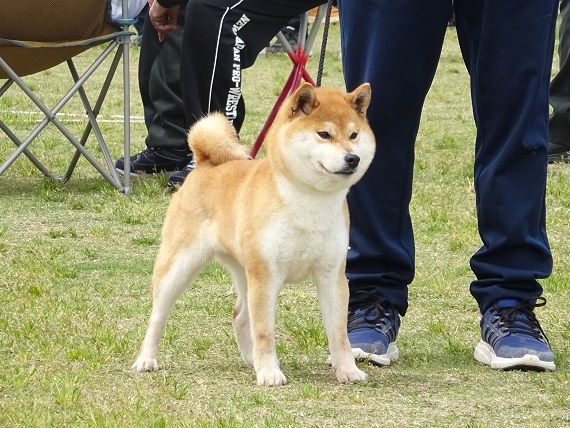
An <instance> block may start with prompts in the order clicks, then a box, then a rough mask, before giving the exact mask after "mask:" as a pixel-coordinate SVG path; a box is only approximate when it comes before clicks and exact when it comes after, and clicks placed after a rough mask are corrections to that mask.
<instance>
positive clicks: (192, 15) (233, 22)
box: [182, 0, 325, 131]
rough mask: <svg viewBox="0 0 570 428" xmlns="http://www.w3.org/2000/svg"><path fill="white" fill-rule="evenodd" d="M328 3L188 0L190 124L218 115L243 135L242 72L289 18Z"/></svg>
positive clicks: (186, 48) (186, 35)
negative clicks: (210, 113)
mask: <svg viewBox="0 0 570 428" xmlns="http://www.w3.org/2000/svg"><path fill="white" fill-rule="evenodd" d="M324 1H325V0H299V1H296V2H293V1H289V2H281V1H273V0H243V1H238V0H228V1H221V0H218V1H207V0H190V2H189V3H188V8H187V14H186V31H185V32H184V47H183V51H184V55H183V57H182V75H183V81H182V86H183V94H184V102H185V111H186V120H187V125H192V124H193V123H194V122H195V121H196V120H198V119H200V117H202V116H204V115H205V114H207V113H208V112H210V111H220V112H222V113H224V114H225V115H226V117H227V118H228V119H229V120H230V121H231V122H232V124H233V125H234V127H235V128H236V129H237V130H238V131H239V130H240V128H241V126H242V124H243V120H244V115H245V102H244V99H243V97H242V92H241V80H242V76H241V70H243V69H246V68H248V67H250V66H251V65H253V63H254V62H255V59H256V58H257V55H258V54H259V52H261V50H262V49H263V48H264V47H265V46H267V45H268V43H269V42H270V41H271V39H272V38H273V37H274V36H275V34H277V32H278V31H279V30H280V29H281V28H282V27H283V26H284V25H285V24H286V23H287V22H288V21H289V20H290V19H291V18H293V17H295V16H298V15H300V14H301V13H304V12H306V11H307V10H309V9H310V8H312V7H315V6H317V5H318V4H320V3H324ZM283 3H285V5H284V4H283ZM268 113H269V112H268Z"/></svg>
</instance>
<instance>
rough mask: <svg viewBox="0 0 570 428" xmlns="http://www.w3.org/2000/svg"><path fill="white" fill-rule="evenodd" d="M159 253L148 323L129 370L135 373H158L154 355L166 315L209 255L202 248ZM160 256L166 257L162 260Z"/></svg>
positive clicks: (207, 249) (209, 252)
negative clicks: (138, 351) (139, 349)
mask: <svg viewBox="0 0 570 428" xmlns="http://www.w3.org/2000/svg"><path fill="white" fill-rule="evenodd" d="M162 250H163V249H162V248H161V252H159V256H158V257H157V261H156V264H155V268H154V274H153V284H154V289H153V301H152V313H151V315H150V321H149V324H148V328H147V331H146V335H145V337H144V340H143V343H142V346H141V351H140V353H139V356H138V358H137V359H136V361H135V362H134V364H133V370H136V371H138V372H142V371H155V370H158V363H157V361H156V354H157V352H158V344H159V342H160V338H161V337H162V333H163V332H164V327H165V325H166V319H167V317H168V314H169V313H170V310H171V309H172V307H173V306H174V303H175V302H176V300H177V299H178V297H180V295H181V294H182V293H183V292H184V291H185V290H186V289H187V288H188V286H189V285H190V283H191V281H192V279H193V278H194V275H195V274H196V273H197V272H198V270H199V269H200V268H201V267H202V266H203V265H204V264H205V263H206V262H207V261H208V260H209V259H210V258H211V256H212V251H211V250H210V249H209V248H206V247H204V246H200V247H186V248H181V249H180V250H178V251H175V252H174V254H169V251H166V250H165V251H162ZM162 254H168V255H167V256H165V257H162Z"/></svg>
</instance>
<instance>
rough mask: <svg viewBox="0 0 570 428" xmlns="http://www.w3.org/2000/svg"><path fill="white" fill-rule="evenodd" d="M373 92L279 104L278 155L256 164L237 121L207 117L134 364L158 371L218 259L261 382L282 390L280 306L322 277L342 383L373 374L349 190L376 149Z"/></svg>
mask: <svg viewBox="0 0 570 428" xmlns="http://www.w3.org/2000/svg"><path fill="white" fill-rule="evenodd" d="M370 96H371V91H370V85H368V84H363V85H361V86H359V87H358V88H356V89H355V90H354V91H353V92H351V93H348V94H347V93H343V92H340V91H337V90H334V89H327V88H314V87H313V86H311V85H309V84H305V85H303V86H301V87H300V88H299V89H298V90H297V91H296V92H295V93H294V94H293V95H291V96H290V98H289V99H288V100H287V101H286V102H285V104H284V105H283V106H282V108H281V109H280V111H279V113H278V115H277V118H276V120H275V122H274V124H273V126H272V127H271V129H270V131H269V133H268V135H267V139H266V145H267V156H266V157H264V158H263V159H259V160H251V159H250V158H249V155H248V152H247V149H246V147H245V146H243V145H241V144H240V143H239V137H238V135H237V134H236V132H235V130H234V128H233V127H232V125H231V124H230V123H229V122H228V121H227V120H226V118H225V117H224V116H223V115H222V114H220V113H218V114H211V115H209V116H207V117H205V118H204V119H201V120H200V121H198V122H197V123H196V124H195V125H194V126H193V127H192V128H191V129H190V132H189V134H188V143H189V145H190V148H191V149H192V152H193V153H194V157H195V160H196V164H197V166H196V169H195V170H194V171H193V172H192V173H191V174H190V175H189V176H188V178H187V179H186V181H185V183H184V184H183V185H182V187H181V188H180V189H179V190H178V192H177V193H176V194H174V196H173V197H172V201H171V203H170V206H169V208H168V211H167V213H166V218H165V222H164V226H163V229H162V242H161V246H160V250H159V253H158V256H157V259H156V263H155V266H154V273H153V279H152V280H153V306H152V314H151V316H150V321H149V326H148V329H147V332H146V335H145V338H144V341H143V344H142V347H141V350H140V354H139V356H138V358H137V360H136V361H135V363H134V364H133V369H134V370H136V371H139V372H140V371H154V370H157V369H158V363H157V360H156V356H157V351H158V345H159V341H160V338H161V336H162V333H163V331H164V327H165V324H166V318H167V316H168V314H169V312H170V310H171V308H172V306H173V305H174V303H175V301H176V299H177V298H178V297H179V296H180V295H181V294H182V292H183V291H184V290H185V289H186V288H187V287H188V286H189V285H190V283H191V281H192V279H193V277H194V275H195V274H196V273H197V271H198V270H199V269H200V268H201V267H202V266H203V265H204V264H205V263H206V262H207V261H209V260H210V259H212V258H213V257H216V258H217V259H218V260H220V261H221V262H222V263H223V264H224V265H225V266H226V267H227V268H228V269H229V272H230V273H231V277H232V282H233V285H234V287H235V290H236V292H237V303H236V305H235V309H234V313H233V325H234V331H235V336H236V339H237V344H238V347H239V351H240V353H241V356H242V358H243V360H244V361H245V362H246V363H247V364H249V365H250V366H252V367H253V368H254V369H255V372H256V375H257V383H258V384H259V385H268V386H274V385H283V384H285V383H286V382H287V381H286V378H285V376H284V375H283V373H282V372H281V369H280V368H279V361H278V360H277V355H276V353H275V310H276V301H277V296H278V294H279V290H280V289H281V287H282V285H283V284H284V283H286V282H298V281H300V280H302V279H304V278H305V277H307V276H309V275H310V276H311V277H312V278H313V280H314V282H315V284H316V286H317V289H318V292H317V294H318V299H319V305H320V309H321V313H322V318H323V322H324V326H325V330H326V334H327V338H328V344H329V352H330V363H331V366H332V368H333V370H334V372H335V374H336V377H337V379H338V381H339V382H349V381H359V380H364V379H366V374H365V373H364V372H362V371H361V370H360V369H359V368H358V367H357V366H356V364H355V361H354V357H353V355H352V352H351V349H350V344H349V341H348V338H347V330H346V322H347V311H348V285H347V280H346V277H345V258H346V253H347V248H348V227H349V216H348V208H347V203H346V195H347V193H348V190H349V188H350V186H352V185H353V184H354V183H356V182H357V181H358V180H359V179H360V178H361V177H362V176H363V175H364V173H365V172H366V169H367V168H368V166H369V165H370V163H371V161H372V158H373V156H374V152H375V140H374V135H373V133H372V131H371V129H370V127H369V125H368V122H367V120H366V110H367V108H368V105H369V103H370Z"/></svg>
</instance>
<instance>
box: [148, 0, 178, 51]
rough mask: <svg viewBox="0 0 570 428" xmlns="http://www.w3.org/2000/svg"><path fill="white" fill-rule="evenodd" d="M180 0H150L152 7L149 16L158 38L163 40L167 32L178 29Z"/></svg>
mask: <svg viewBox="0 0 570 428" xmlns="http://www.w3.org/2000/svg"><path fill="white" fill-rule="evenodd" d="M178 3H179V0H156V1H155V0H148V4H149V5H150V9H149V11H148V17H149V19H150V22H151V24H152V26H153V27H154V29H155V30H156V32H157V33H158V40H159V41H161V42H162V41H163V40H164V37H165V35H166V33H169V32H171V31H174V29H176V18H177V17H178Z"/></svg>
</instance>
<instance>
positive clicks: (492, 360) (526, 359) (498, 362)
mask: <svg viewBox="0 0 570 428" xmlns="http://www.w3.org/2000/svg"><path fill="white" fill-rule="evenodd" d="M474 356H475V359H476V360H477V361H479V362H480V363H482V364H485V365H487V366H491V368H492V369H496V370H509V369H520V370H548V371H554V369H555V368H556V366H555V365H554V362H552V361H542V360H541V359H540V358H539V357H538V356H536V355H530V354H526V355H524V356H522V357H520V358H502V357H497V355H496V354H495V351H494V350H493V348H492V347H491V345H489V344H488V343H487V342H484V341H483V340H481V341H480V342H479V343H478V344H477V346H476V347H475V353H474Z"/></svg>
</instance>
